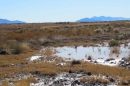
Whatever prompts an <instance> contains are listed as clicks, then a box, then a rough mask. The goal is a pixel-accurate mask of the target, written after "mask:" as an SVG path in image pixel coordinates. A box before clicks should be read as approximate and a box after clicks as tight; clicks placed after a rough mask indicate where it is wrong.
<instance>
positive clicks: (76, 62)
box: [71, 60, 81, 65]
mask: <svg viewBox="0 0 130 86" xmlns="http://www.w3.org/2000/svg"><path fill="white" fill-rule="evenodd" d="M76 64H81V62H80V61H79V60H73V61H72V63H71V65H76Z"/></svg>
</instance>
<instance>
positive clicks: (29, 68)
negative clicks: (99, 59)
mask: <svg viewBox="0 0 130 86" xmlns="http://www.w3.org/2000/svg"><path fill="white" fill-rule="evenodd" d="M129 36H130V22H128V21H117V22H97V23H70V22H67V23H39V24H35V23H33V24H9V25H0V79H1V80H2V86H8V83H10V81H8V80H5V78H11V77H12V76H13V77H15V76H16V75H19V74H32V75H36V76H37V75H41V76H42V75H48V76H56V75H57V74H60V73H63V72H67V73H75V72H85V73H87V74H89V75H92V74H94V75H100V74H101V75H106V76H111V77H114V79H117V78H118V79H120V80H121V82H120V84H121V85H122V84H130V83H129V80H130V70H129V68H125V67H122V66H120V67H110V66H104V65H100V64H93V63H90V62H84V61H79V60H73V61H71V62H69V61H68V62H65V61H63V60H60V61H61V62H64V63H65V65H60V66H59V65H57V64H58V61H59V60H58V61H56V62H51V63H50V62H47V61H46V62H45V61H43V60H41V61H38V62H36V61H33V62H31V61H28V59H29V57H31V56H33V55H35V54H37V53H39V50H40V49H41V48H43V49H44V50H41V52H40V55H42V56H44V57H46V58H48V57H49V59H50V58H53V55H54V54H55V53H56V51H54V50H53V49H51V48H49V47H50V46H53V47H57V46H78V45H83V46H89V45H94V44H96V43H98V44H102V43H103V42H108V44H109V46H110V47H116V46H119V45H120V44H122V43H125V42H129V40H130V39H129ZM45 47H48V48H45ZM113 52H114V53H119V52H118V50H117V49H114V50H113ZM92 58H93V57H91V56H89V58H88V60H91V59H92ZM127 61H128V60H127ZM126 65H127V64H126ZM92 81H95V82H96V81H98V82H102V83H109V81H108V80H102V78H100V77H99V78H96V79H95V78H94V77H90V78H87V79H86V78H81V82H92ZM12 82H13V83H14V84H15V85H16V86H29V85H30V83H33V82H34V83H35V82H37V80H35V78H34V77H31V78H26V79H21V80H17V79H15V80H14V81H13V80H12Z"/></svg>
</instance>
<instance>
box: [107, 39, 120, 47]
mask: <svg viewBox="0 0 130 86" xmlns="http://www.w3.org/2000/svg"><path fill="white" fill-rule="evenodd" d="M118 45H119V41H117V40H115V39H112V40H111V41H110V42H109V46H110V47H113V46H118Z"/></svg>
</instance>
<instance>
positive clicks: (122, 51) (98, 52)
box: [55, 45, 130, 60]
mask: <svg viewBox="0 0 130 86" xmlns="http://www.w3.org/2000/svg"><path fill="white" fill-rule="evenodd" d="M55 50H56V51H57V53H56V55H57V56H60V57H64V58H73V59H78V60H81V59H85V58H88V57H92V58H93V59H99V58H102V59H108V58H115V59H116V58H118V59H119V58H123V57H126V58H127V57H129V56H130V48H129V46H123V45H121V46H119V47H108V46H87V47H83V46H76V47H68V46H65V47H57V48H55Z"/></svg>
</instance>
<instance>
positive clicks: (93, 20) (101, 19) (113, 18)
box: [78, 16, 130, 22]
mask: <svg viewBox="0 0 130 86" xmlns="http://www.w3.org/2000/svg"><path fill="white" fill-rule="evenodd" d="M119 20H120V21H124V20H130V18H123V17H105V16H99V17H96V16H95V17H92V18H82V19H80V20H78V22H103V21H119Z"/></svg>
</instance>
